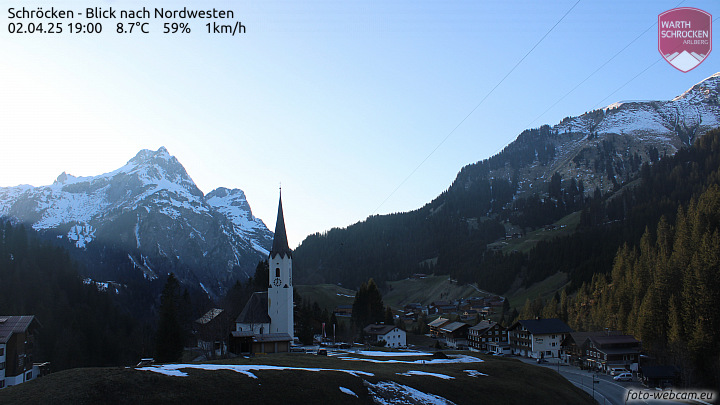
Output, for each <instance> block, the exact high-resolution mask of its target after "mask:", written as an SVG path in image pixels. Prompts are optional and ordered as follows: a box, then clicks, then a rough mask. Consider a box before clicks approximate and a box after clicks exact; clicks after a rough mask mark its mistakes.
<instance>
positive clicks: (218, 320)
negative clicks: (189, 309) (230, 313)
mask: <svg viewBox="0 0 720 405" xmlns="http://www.w3.org/2000/svg"><path fill="white" fill-rule="evenodd" d="M227 328H228V319H227V313H226V312H225V311H224V310H222V309H220V308H213V309H211V310H209V311H208V312H206V313H205V315H203V316H202V317H200V318H198V319H196V320H195V322H193V334H194V335H195V338H196V339H197V347H198V348H200V349H201V350H203V351H204V352H206V353H208V354H209V355H210V357H214V355H219V356H222V355H223V354H224V353H225V351H226V350H227V345H226V338H227V330H228V329H227Z"/></svg>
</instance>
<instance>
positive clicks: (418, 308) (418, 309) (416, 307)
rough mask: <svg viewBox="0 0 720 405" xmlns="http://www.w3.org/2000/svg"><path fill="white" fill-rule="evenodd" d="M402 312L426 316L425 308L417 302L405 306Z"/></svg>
mask: <svg viewBox="0 0 720 405" xmlns="http://www.w3.org/2000/svg"><path fill="white" fill-rule="evenodd" d="M403 310H404V311H405V313H410V312H412V313H414V314H415V315H421V314H425V315H427V313H428V311H427V307H426V306H424V305H422V304H421V303H419V302H413V303H410V304H407V305H405V307H404V308H403Z"/></svg>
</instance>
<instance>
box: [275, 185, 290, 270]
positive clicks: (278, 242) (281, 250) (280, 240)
mask: <svg viewBox="0 0 720 405" xmlns="http://www.w3.org/2000/svg"><path fill="white" fill-rule="evenodd" d="M277 255H280V257H281V258H284V257H285V255H287V256H288V257H290V258H292V250H290V247H289V246H288V240H287V233H286V232H285V217H284V216H283V209H282V191H281V192H280V202H278V213H277V222H276V223H275V237H274V238H273V245H272V249H271V250H270V258H271V259H274V258H275V256H277Z"/></svg>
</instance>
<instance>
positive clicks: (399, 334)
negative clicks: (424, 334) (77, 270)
mask: <svg viewBox="0 0 720 405" xmlns="http://www.w3.org/2000/svg"><path fill="white" fill-rule="evenodd" d="M363 332H365V334H366V335H367V336H368V337H369V341H370V343H379V342H382V341H384V342H385V347H394V348H398V347H407V333H406V332H405V331H404V330H402V329H400V328H398V327H397V326H395V325H384V324H372V325H368V326H366V327H365V328H364V329H363Z"/></svg>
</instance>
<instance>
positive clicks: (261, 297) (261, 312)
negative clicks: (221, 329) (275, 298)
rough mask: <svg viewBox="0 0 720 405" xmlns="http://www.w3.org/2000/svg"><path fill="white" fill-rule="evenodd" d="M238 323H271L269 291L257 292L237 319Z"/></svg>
mask: <svg viewBox="0 0 720 405" xmlns="http://www.w3.org/2000/svg"><path fill="white" fill-rule="evenodd" d="M235 322H236V323H246V324H251V323H270V316H269V315H268V295H267V292H255V293H253V295H251V296H250V299H249V300H248V302H247V304H245V308H243V310H242V312H241V313H240V315H239V316H238V317H237V319H236V320H235Z"/></svg>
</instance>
